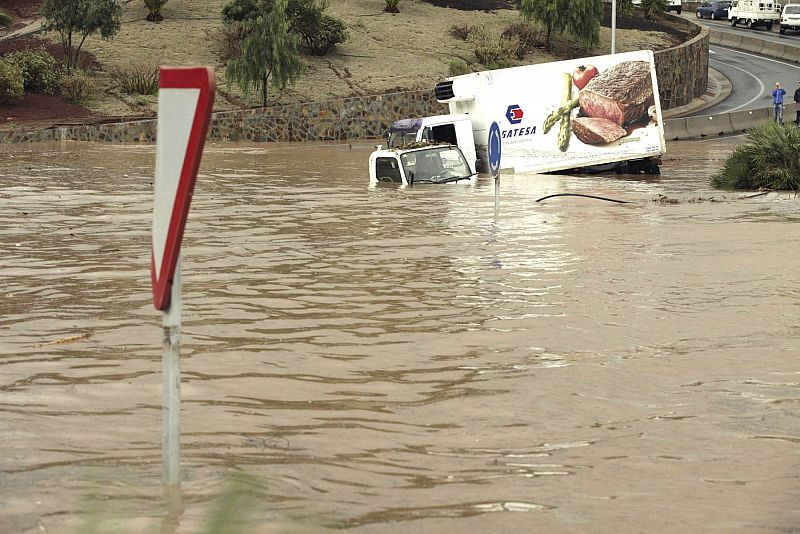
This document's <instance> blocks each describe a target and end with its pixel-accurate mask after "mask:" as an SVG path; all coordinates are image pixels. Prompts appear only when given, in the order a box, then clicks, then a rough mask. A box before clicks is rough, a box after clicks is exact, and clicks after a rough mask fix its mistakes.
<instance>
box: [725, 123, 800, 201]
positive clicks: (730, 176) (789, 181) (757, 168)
mask: <svg viewBox="0 0 800 534" xmlns="http://www.w3.org/2000/svg"><path fill="white" fill-rule="evenodd" d="M799 146H800V128H795V127H794V126H793V125H786V126H784V125H781V124H777V123H775V122H765V123H763V124H760V125H759V126H756V127H755V128H753V129H752V130H750V132H749V133H748V134H747V138H746V139H745V141H744V142H743V143H742V144H741V145H739V146H737V147H736V148H735V149H734V151H733V152H732V153H731V154H730V155H729V156H728V158H727V159H726V160H725V162H724V163H723V165H722V169H720V171H719V173H717V174H716V175H714V176H713V177H712V179H711V185H712V186H713V187H716V188H718V189H770V190H781V191H786V190H789V191H798V190H800V151H798V150H797V147H799Z"/></svg>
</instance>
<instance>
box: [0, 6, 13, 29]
mask: <svg viewBox="0 0 800 534" xmlns="http://www.w3.org/2000/svg"><path fill="white" fill-rule="evenodd" d="M12 22H14V17H12V16H11V13H9V12H8V11H6V10H5V9H0V27H2V26H11V23H12Z"/></svg>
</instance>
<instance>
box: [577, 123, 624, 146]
mask: <svg viewBox="0 0 800 534" xmlns="http://www.w3.org/2000/svg"><path fill="white" fill-rule="evenodd" d="M572 131H573V132H574V133H575V137H577V138H578V139H580V141H581V142H583V143H586V144H587V145H598V144H601V143H610V142H612V141H616V140H617V139H622V138H623V137H625V136H626V135H627V134H628V132H626V131H625V128H623V127H622V126H620V125H619V124H617V123H616V122H614V121H610V120H608V119H601V118H597V117H576V118H574V119H572Z"/></svg>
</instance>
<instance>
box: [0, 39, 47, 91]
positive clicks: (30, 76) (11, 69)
mask: <svg viewBox="0 0 800 534" xmlns="http://www.w3.org/2000/svg"><path fill="white" fill-rule="evenodd" d="M60 79H61V67H60V63H59V61H58V60H57V59H56V58H55V57H53V56H52V55H51V54H50V52H48V51H47V50H45V49H44V48H35V49H23V50H17V51H16V52H12V53H10V54H6V55H5V56H3V57H2V58H0V103H3V104H12V103H14V102H18V101H19V100H21V99H22V97H23V96H25V93H26V92H33V93H46V94H52V93H54V92H56V90H57V89H58V84H59V80H60Z"/></svg>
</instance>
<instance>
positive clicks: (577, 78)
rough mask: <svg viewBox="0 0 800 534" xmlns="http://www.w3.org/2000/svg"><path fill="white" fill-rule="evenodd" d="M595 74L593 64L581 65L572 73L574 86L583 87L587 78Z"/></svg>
mask: <svg viewBox="0 0 800 534" xmlns="http://www.w3.org/2000/svg"><path fill="white" fill-rule="evenodd" d="M595 76H597V67H595V66H594V65H581V66H580V67H578V68H577V69H575V72H573V73H572V81H573V83H574V84H575V87H577V88H578V89H583V88H584V87H586V84H587V83H589V80H591V79H592V78H594V77H595Z"/></svg>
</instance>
